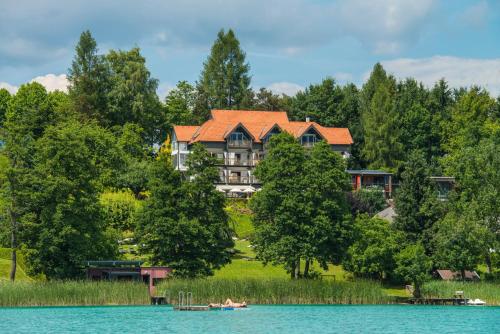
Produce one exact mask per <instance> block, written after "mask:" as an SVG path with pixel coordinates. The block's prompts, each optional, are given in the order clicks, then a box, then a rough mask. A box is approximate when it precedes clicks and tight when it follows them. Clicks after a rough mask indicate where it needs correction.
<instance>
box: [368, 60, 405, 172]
mask: <svg viewBox="0 0 500 334" xmlns="http://www.w3.org/2000/svg"><path fill="white" fill-rule="evenodd" d="M394 96H395V80H394V78H393V77H390V76H387V74H386V72H385V70H384V69H383V67H382V65H380V64H379V63H377V64H376V65H375V67H374V68H373V71H372V74H371V76H370V79H368V81H367V82H366V84H365V85H364V86H363V90H362V93H361V108H362V109H361V110H362V114H361V118H362V119H361V121H362V125H363V132H364V147H363V152H362V153H363V157H364V158H365V159H366V161H367V162H368V164H369V166H370V167H371V168H385V169H388V170H395V169H397V167H398V166H399V163H400V161H401V158H402V145H401V143H400V142H399V128H398V122H397V115H396V113H395V109H394Z"/></svg>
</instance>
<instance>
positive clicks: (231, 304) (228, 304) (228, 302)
mask: <svg viewBox="0 0 500 334" xmlns="http://www.w3.org/2000/svg"><path fill="white" fill-rule="evenodd" d="M208 307H233V308H244V307H247V303H246V302H245V301H243V302H242V303H235V302H233V301H232V300H231V299H229V298H228V299H226V302H225V303H224V304H218V303H210V304H208Z"/></svg>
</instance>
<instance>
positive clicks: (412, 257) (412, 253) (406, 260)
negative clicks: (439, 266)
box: [395, 243, 432, 298]
mask: <svg viewBox="0 0 500 334" xmlns="http://www.w3.org/2000/svg"><path fill="white" fill-rule="evenodd" d="M431 268H432V260H431V259H430V258H429V257H428V256H427V255H425V249H424V247H423V246H422V244H420V243H417V244H413V245H409V246H407V247H405V248H404V249H403V250H402V251H401V252H400V253H399V254H397V255H396V270H395V273H396V274H397V275H399V276H401V277H402V278H403V279H404V280H405V281H406V282H409V283H413V295H414V296H415V297H416V298H420V297H421V292H420V289H421V287H422V284H423V283H424V282H425V281H427V280H428V279H429V278H430V275H429V272H430V270H431Z"/></svg>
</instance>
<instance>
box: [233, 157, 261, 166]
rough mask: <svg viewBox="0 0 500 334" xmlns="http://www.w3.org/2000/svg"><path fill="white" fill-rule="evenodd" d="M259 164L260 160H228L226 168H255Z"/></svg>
mask: <svg viewBox="0 0 500 334" xmlns="http://www.w3.org/2000/svg"><path fill="white" fill-rule="evenodd" d="M258 162H259V160H258V159H241V158H240V159H236V158H226V159H225V165H226V166H252V167H253V166H255V165H256V164H257V163H258Z"/></svg>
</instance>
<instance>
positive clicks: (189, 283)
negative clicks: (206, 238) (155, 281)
mask: <svg viewBox="0 0 500 334" xmlns="http://www.w3.org/2000/svg"><path fill="white" fill-rule="evenodd" d="M179 291H184V292H192V293H193V303H194V304H208V303H210V302H212V303H213V302H223V301H225V300H226V298H231V299H232V300H235V301H243V300H244V301H246V302H247V303H250V304H386V303H390V302H392V301H393V299H392V298H391V297H389V296H387V295H386V294H385V293H384V292H383V291H382V287H381V285H380V284H378V283H376V282H373V281H355V282H336V281H331V280H290V279H268V280H262V279H260V280H256V279H245V280H243V279H219V278H218V279H214V278H209V279H192V280H187V279H186V280H183V279H171V280H168V281H165V282H164V283H162V285H161V286H160V287H159V292H160V293H163V294H165V296H167V297H170V300H171V302H172V303H177V299H178V293H179Z"/></svg>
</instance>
